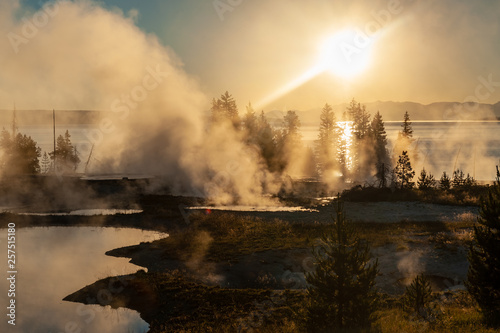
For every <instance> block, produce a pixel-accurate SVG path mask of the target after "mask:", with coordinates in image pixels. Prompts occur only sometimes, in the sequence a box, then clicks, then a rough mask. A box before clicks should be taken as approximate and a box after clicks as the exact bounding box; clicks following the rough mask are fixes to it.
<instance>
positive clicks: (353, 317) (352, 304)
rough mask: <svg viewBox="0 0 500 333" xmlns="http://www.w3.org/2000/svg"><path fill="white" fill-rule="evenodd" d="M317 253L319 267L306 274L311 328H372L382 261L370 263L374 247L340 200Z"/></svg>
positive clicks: (316, 259)
mask: <svg viewBox="0 0 500 333" xmlns="http://www.w3.org/2000/svg"><path fill="white" fill-rule="evenodd" d="M313 256H314V258H315V261H316V262H315V266H316V268H315V270H314V271H313V272H311V273H306V280H307V282H308V284H309V287H308V288H307V294H308V297H309V300H310V304H309V307H308V326H309V328H310V329H311V330H312V331H314V332H317V331H319V332H330V331H332V330H334V329H351V328H358V327H369V326H370V325H371V323H372V322H373V321H374V320H375V316H374V312H375V310H376V308H377V301H378V296H377V293H376V292H375V290H374V286H375V277H376V276H377V273H378V260H376V261H375V262H374V263H371V264H369V261H370V248H369V246H368V245H367V243H366V242H363V241H361V240H360V239H359V237H358V235H357V233H356V231H355V229H354V226H353V225H352V224H350V223H348V222H347V221H346V220H345V216H344V211H343V204H342V202H340V199H339V201H338V204H337V218H336V220H335V221H334V224H333V225H332V230H331V231H330V232H328V233H326V234H324V235H323V236H322V237H321V245H320V246H319V247H318V248H316V249H313Z"/></svg>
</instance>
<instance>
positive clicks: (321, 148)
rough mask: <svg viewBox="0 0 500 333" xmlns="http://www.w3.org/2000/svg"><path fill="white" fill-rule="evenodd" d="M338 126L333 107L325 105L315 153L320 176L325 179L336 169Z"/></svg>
mask: <svg viewBox="0 0 500 333" xmlns="http://www.w3.org/2000/svg"><path fill="white" fill-rule="evenodd" d="M337 138H338V126H337V121H336V119H335V114H334V113H333V110H332V107H331V106H330V105H328V104H325V106H324V107H323V110H322V111H321V115H320V124H319V134H318V139H317V140H316V141H315V153H316V159H317V164H318V171H319V174H320V175H321V176H322V177H323V178H325V177H327V178H328V176H329V174H330V173H331V171H333V170H334V169H335V166H336V164H337V163H336V162H337V151H336V143H337Z"/></svg>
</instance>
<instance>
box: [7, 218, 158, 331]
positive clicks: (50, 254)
mask: <svg viewBox="0 0 500 333" xmlns="http://www.w3.org/2000/svg"><path fill="white" fill-rule="evenodd" d="M166 236H167V235H166V234H161V233H158V232H153V231H142V230H138V229H128V228H95V227H47V228H22V229H17V230H16V265H17V267H16V269H17V272H18V273H17V280H16V297H15V299H16V325H15V326H12V325H10V324H8V323H7V320H8V317H7V316H6V314H7V312H6V311H7V310H6V307H7V306H8V302H9V301H10V299H9V297H8V295H7V291H8V289H9V286H8V284H7V279H6V274H7V273H6V272H7V256H6V255H5V256H2V260H1V261H0V270H1V272H2V276H3V278H2V279H0V303H1V307H0V308H1V309H3V310H2V314H1V315H2V316H1V317H2V319H1V321H0V332H30V333H42V332H43V333H52V332H53V333H63V332H64V333H65V332H81V333H83V332H103V333H123V332H126V333H143V332H147V331H148V329H149V325H148V324H147V323H146V322H145V321H144V320H142V319H141V317H140V316H139V313H137V312H136V311H133V310H129V309H124V308H119V309H117V310H114V309H111V308H110V307H109V306H107V307H101V306H98V305H83V304H78V303H71V302H66V301H63V300H62V299H63V298H64V297H66V296H68V295H69V294H71V293H73V292H75V291H77V290H79V289H81V288H83V287H85V286H87V285H89V284H92V283H94V282H95V281H96V280H98V279H102V278H105V277H108V276H116V275H123V274H130V273H134V272H136V271H137V270H139V269H141V268H140V267H139V266H136V265H133V264H130V263H129V262H128V261H129V259H127V258H114V257H109V256H106V255H105V252H106V251H109V250H112V249H115V248H118V247H123V246H128V245H133V244H138V243H140V242H149V241H153V240H155V239H159V238H163V237H166ZM6 239H7V229H0V246H1V251H0V253H3V254H6V253H7V241H6Z"/></svg>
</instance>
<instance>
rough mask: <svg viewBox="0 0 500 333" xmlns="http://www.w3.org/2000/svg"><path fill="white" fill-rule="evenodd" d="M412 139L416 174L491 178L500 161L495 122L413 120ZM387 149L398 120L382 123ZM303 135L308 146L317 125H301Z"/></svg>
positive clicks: (394, 136)
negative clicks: (460, 172) (455, 172)
mask: <svg viewBox="0 0 500 333" xmlns="http://www.w3.org/2000/svg"><path fill="white" fill-rule="evenodd" d="M412 128H413V137H414V139H415V142H414V144H413V146H412V147H411V149H412V150H414V151H416V152H417V154H418V160H417V161H412V166H413V169H414V170H415V171H416V176H418V175H419V173H420V170H422V168H424V167H425V169H426V170H427V171H430V172H431V173H433V174H434V176H435V177H436V178H438V179H439V178H440V176H441V175H442V173H443V171H446V173H447V174H448V175H452V173H453V170H454V169H461V170H463V171H464V172H465V173H466V174H467V173H470V175H471V176H474V178H476V179H478V180H481V181H492V180H494V179H495V175H496V169H495V166H496V165H499V164H500V122H499V121H464V122H456V121H414V122H413V123H412ZM385 129H386V132H387V139H388V141H389V143H388V149H389V152H391V153H394V154H395V153H396V152H393V147H394V142H395V140H396V139H397V136H398V132H399V131H400V130H401V122H399V121H388V122H385ZM302 133H303V138H304V141H305V143H306V144H307V145H309V146H312V145H313V142H314V140H316V139H317V137H318V126H304V127H303V128H302Z"/></svg>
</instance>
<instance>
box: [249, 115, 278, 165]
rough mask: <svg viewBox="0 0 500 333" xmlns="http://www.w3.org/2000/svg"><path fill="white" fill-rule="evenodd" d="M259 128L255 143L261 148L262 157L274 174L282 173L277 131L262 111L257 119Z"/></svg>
mask: <svg viewBox="0 0 500 333" xmlns="http://www.w3.org/2000/svg"><path fill="white" fill-rule="evenodd" d="M257 128H258V134H257V137H256V138H255V141H256V144H257V146H258V147H259V148H260V151H261V154H262V157H263V158H264V160H265V161H266V165H267V168H268V169H269V170H270V171H272V172H276V171H280V165H279V163H278V151H277V145H276V131H275V130H274V129H273V127H272V126H271V125H270V124H269V122H268V121H267V118H266V116H265V114H264V111H262V112H261V113H260V116H259V117H258V118H257Z"/></svg>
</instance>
